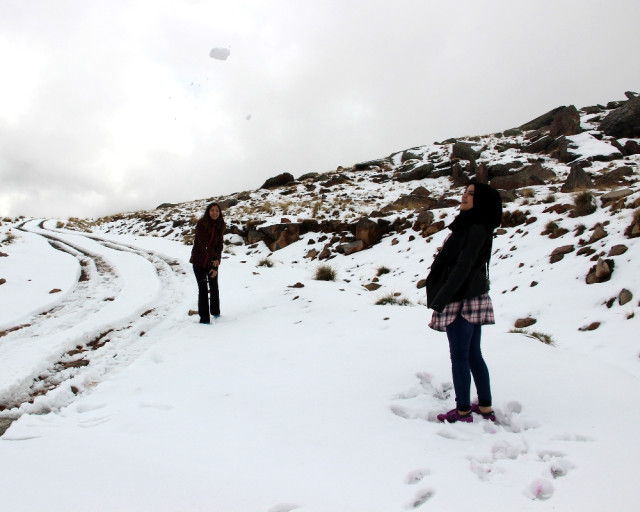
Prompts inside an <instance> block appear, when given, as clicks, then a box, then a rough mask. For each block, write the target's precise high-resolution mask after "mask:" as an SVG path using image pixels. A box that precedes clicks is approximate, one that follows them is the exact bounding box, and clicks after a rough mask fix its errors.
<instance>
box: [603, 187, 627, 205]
mask: <svg viewBox="0 0 640 512" xmlns="http://www.w3.org/2000/svg"><path fill="white" fill-rule="evenodd" d="M631 194H633V190H631V189H630V188H621V189H618V190H613V191H611V192H607V193H606V194H602V195H601V196H600V200H601V201H602V204H603V206H604V205H605V204H607V203H612V202H614V201H618V200H620V199H622V198H623V197H627V196H630V195H631Z"/></svg>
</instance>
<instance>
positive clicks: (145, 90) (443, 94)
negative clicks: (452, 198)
mask: <svg viewBox="0 0 640 512" xmlns="http://www.w3.org/2000/svg"><path fill="white" fill-rule="evenodd" d="M639 15H640V6H638V4H637V2H633V1H631V0H628V1H622V0H619V1H610V2H601V1H592V0H583V1H579V2H577V1H569V0H566V1H563V0H561V1H553V2H551V1H547V0H542V1H538V2H526V3H525V2H506V1H499V0H496V1H481V2H478V1H471V0H466V1H461V2H455V3H445V2H429V1H427V2H415V1H409V0H400V1H398V2H388V1H386V2H382V1H377V0H370V1H367V2H364V1H344V0H343V1H341V2H338V1H334V0H323V1H320V0H309V1H308V2H299V1H294V0H279V1H273V2H259V1H257V0H247V1H245V2H211V1H206V2H205V1H202V2H198V1H191V2H178V1H175V2H172V1H167V2H161V3H158V2H151V1H150V0H138V1H133V2H131V1H127V2H125V1H110V2H82V1H79V0H78V1H71V2H66V3H65V4H64V5H63V6H60V5H55V6H54V5H53V4H51V3H50V2H47V1H45V0H32V1H31V2H29V3H24V2H12V3H9V4H8V6H3V16H2V18H1V19H0V60H1V61H2V62H3V63H4V66H3V67H4V69H3V77H6V78H3V81H2V83H1V84H0V180H1V187H0V214H2V215H18V214H25V215H43V216H61V217H65V216H94V215H102V214H108V213H115V212H117V211H123V210H132V209H142V208H152V207H154V206H156V205H157V204H159V203H161V202H176V201H183V200H189V199H196V198H201V197H210V196H213V195H218V194H225V193H231V192H235V191H239V190H246V189H253V188H257V187H258V186H260V185H261V184H262V182H263V181H264V180H265V179H266V178H268V177H270V176H272V175H274V174H277V173H280V172H284V171H288V172H292V173H293V174H294V175H299V174H302V173H304V172H309V171H328V170H331V169H334V168H335V167H337V166H338V165H350V164H353V163H355V162H357V161H359V160H364V159H370V158H376V157H379V156H384V155H387V154H389V153H391V152H393V151H397V150H401V149H404V148H407V147H411V146H416V145H421V144H427V143H431V142H433V141H435V140H442V139H445V138H448V137H452V136H461V135H473V134H483V133H489V132H492V131H498V130H502V129H505V128H509V127H512V126H516V125H519V124H522V123H524V122H525V121H528V120H530V119H532V118H534V117H536V116H537V115H539V114H541V113H543V112H545V111H547V110H550V109H551V108H554V107H556V106H559V105H561V104H575V105H576V106H578V107H581V106H585V105H590V104H594V103H602V102H606V101H609V100H613V99H622V98H624V91H625V90H628V89H632V90H633V89H634V88H635V89H640V87H639V84H640V68H638V66H637V65H635V59H634V53H635V49H636V48H638V47H639V46H640V44H639V43H640V35H639V34H638V31H637V30H636V26H635V24H636V22H635V20H637V19H638V17H639ZM216 47H218V48H230V55H229V57H228V58H227V59H226V60H224V61H221V60H216V59H212V58H211V57H210V56H209V52H210V51H211V49H212V48H216Z"/></svg>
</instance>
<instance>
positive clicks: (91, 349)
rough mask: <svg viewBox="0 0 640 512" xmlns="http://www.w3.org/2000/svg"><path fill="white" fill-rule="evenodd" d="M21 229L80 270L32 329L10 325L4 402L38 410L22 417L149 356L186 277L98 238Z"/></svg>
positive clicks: (176, 266) (167, 261)
mask: <svg viewBox="0 0 640 512" xmlns="http://www.w3.org/2000/svg"><path fill="white" fill-rule="evenodd" d="M20 229H21V230H22V231H24V232H27V233H30V234H35V235H37V236H40V237H43V238H45V239H46V240H47V241H48V242H49V244H50V245H51V247H53V248H54V249H55V250H58V251H63V252H65V253H67V254H70V255H71V256H73V257H74V258H76V259H77V261H78V264H79V267H80V272H79V276H78V279H77V281H76V282H75V283H74V284H73V286H72V287H71V289H70V290H68V291H67V293H65V294H64V295H63V296H62V297H61V299H60V300H59V301H58V302H57V303H55V305H53V306H52V307H50V308H49V309H47V310H45V311H43V312H42V313H40V314H39V315H37V316H34V317H32V318H31V319H30V320H29V322H28V323H18V324H16V325H13V326H9V327H6V326H5V328H4V332H5V333H6V334H5V335H4V336H2V337H1V338H0V358H2V359H3V360H4V361H5V363H4V371H3V372H2V375H1V376H0V404H2V405H3V406H4V407H5V408H13V407H16V406H19V405H20V404H23V403H25V402H28V403H32V404H33V406H31V407H24V408H23V409H24V410H25V411H28V412H42V411H46V410H49V409H50V408H51V397H49V399H48V400H47V404H46V405H40V404H39V403H38V400H37V397H38V396H41V395H43V394H46V393H50V392H51V391H52V390H54V389H56V390H58V392H57V394H58V395H59V396H58V399H57V400H56V401H55V402H54V403H55V407H56V408H58V407H62V406H64V405H66V404H67V403H68V402H69V401H71V400H72V399H73V395H75V394H77V393H78V392H80V391H82V390H83V389H84V388H86V387H89V386H93V385H95V384H96V383H97V382H99V381H100V379H101V378H102V375H104V374H105V373H107V372H108V371H109V370H110V368H113V367H118V366H121V365H123V364H125V363H126V361H128V360H130V359H132V358H134V357H135V356H136V354H137V353H139V352H140V351H141V350H144V349H145V347H146V340H145V339H144V338H143V337H144V336H147V338H148V336H149V333H150V332H152V331H153V329H154V328H156V327H157V325H159V324H161V323H162V322H163V321H165V320H166V319H167V318H171V315H170V313H171V311H172V310H173V308H174V307H175V306H176V304H180V303H181V302H184V300H185V297H184V293H183V288H184V286H183V284H184V280H185V275H186V271H185V265H184V264H182V263H180V262H178V261H177V260H176V259H174V258H168V257H166V256H162V255H159V254H156V253H154V252H152V251H143V250H140V249H137V248H133V247H130V246H127V245H124V244H119V243H114V242H111V241H107V240H101V239H100V238H99V237H94V236H86V235H78V234H74V233H63V232H58V231H53V230H50V229H44V228H43V227H42V225H41V223H38V222H35V221H32V222H29V223H26V224H25V225H23V226H21V228H20ZM45 261H46V259H45ZM62 383H65V386H61V384H62ZM58 388H60V389H58Z"/></svg>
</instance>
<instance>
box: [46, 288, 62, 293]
mask: <svg viewBox="0 0 640 512" xmlns="http://www.w3.org/2000/svg"><path fill="white" fill-rule="evenodd" d="M61 291H62V290H61V289H60V288H54V289H53V290H50V291H49V293H60V292H61Z"/></svg>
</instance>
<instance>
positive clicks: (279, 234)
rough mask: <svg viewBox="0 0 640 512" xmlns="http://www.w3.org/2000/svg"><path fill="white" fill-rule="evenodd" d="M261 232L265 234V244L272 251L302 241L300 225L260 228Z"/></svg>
mask: <svg viewBox="0 0 640 512" xmlns="http://www.w3.org/2000/svg"><path fill="white" fill-rule="evenodd" d="M260 231H261V232H262V233H263V234H264V242H265V243H266V244H267V247H269V250H271V251H277V250H278V249H282V248H284V247H287V246H288V245H291V244H292V243H293V242H296V241H297V240H299V239H300V224H298V223H284V224H274V225H273V226H267V227H264V228H260Z"/></svg>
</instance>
